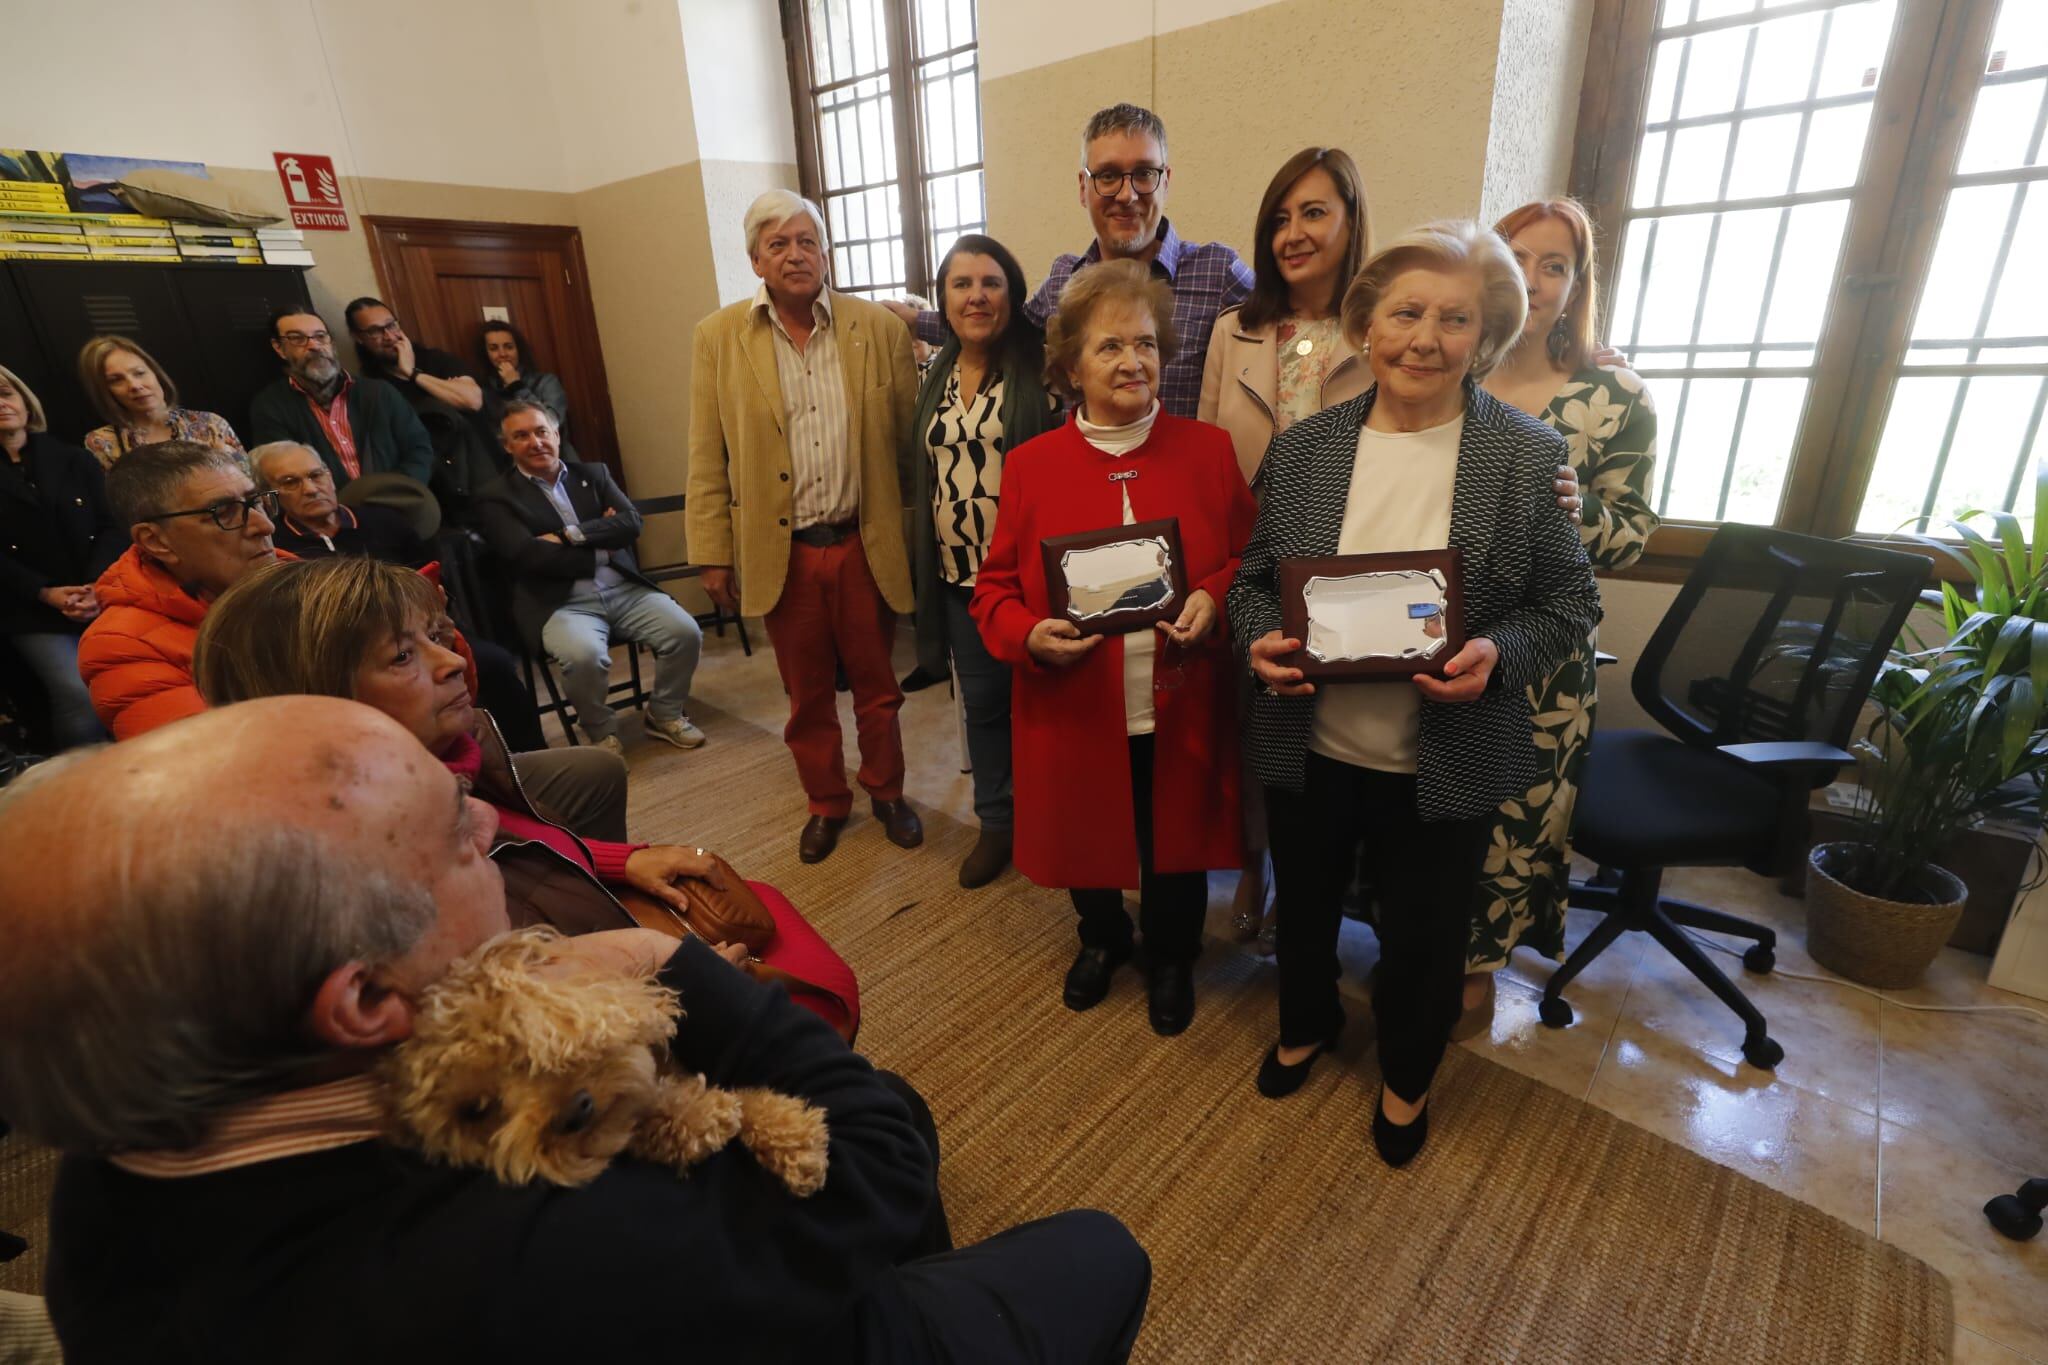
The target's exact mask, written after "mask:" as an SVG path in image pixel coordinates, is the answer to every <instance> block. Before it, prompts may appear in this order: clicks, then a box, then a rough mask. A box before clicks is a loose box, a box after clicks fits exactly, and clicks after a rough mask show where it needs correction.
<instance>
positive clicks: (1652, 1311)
mask: <svg viewBox="0 0 2048 1365" xmlns="http://www.w3.org/2000/svg"><path fill="white" fill-rule="evenodd" d="M693 715H695V716H696V717H697V719H698V721H699V723H700V724H702V725H704V726H705V728H706V730H707V732H708V733H709V734H710V735H711V740H712V742H711V743H710V744H709V745H707V746H706V747H705V748H703V749H700V750H697V751H695V752H694V753H690V754H670V753H662V754H660V755H656V756H651V757H650V758H649V759H648V760H646V761H644V762H643V763H642V765H641V766H637V767H636V769H635V773H634V795H633V823H634V832H635V837H636V838H643V839H654V838H659V839H670V840H674V841H677V842H687V843H691V844H704V845H706V846H709V847H715V848H717V849H718V850H719V851H720V852H722V853H723V854H725V856H726V857H727V858H729V859H730V860H731V861H732V862H733V863H734V864H735V865H736V866H738V867H739V868H740V869H742V871H744V872H745V873H746V875H748V876H750V877H754V878H757V879H761V880H766V881H771V882H774V883H775V884H777V885H778V886H780V887H782V888H783V889H784V890H785V891H787V892H788V893H789V894H790V896H791V898H792V899H793V900H794V901H795V902H796V904H797V905H798V906H799V907H800V908H801V909H802V910H803V911H804V913H805V914H806V915H807V916H809V917H810V918H811V920H812V922H813V923H815V924H816V925H817V926H818V927H819V929H821V930H822V931H823V932H824V933H825V934H826V936H827V937H829V938H830V939H831V940H832V942H833V944H834V946H835V947H836V948H838V950H839V951H840V953H841V954H842V955H843V956H845V957H846V959H847V960H848V961H849V962H851V963H852V964H853V966H854V968H855V970H856V971H857V972H858V973H859V976H860V982H861V1000H862V1016H863V1023H862V1029H861V1037H860V1047H861V1050H862V1051H863V1052H865V1053H866V1054H867V1055H868V1056H869V1057H871V1058H872V1059H873V1060H874V1061H875V1063H876V1065H878V1066H885V1067H889V1068H890V1069H892V1070H895V1071H899V1072H901V1073H902V1074H903V1075H904V1076H906V1077H907V1078H909V1079H910V1080H911V1082H912V1083H913V1084H915V1085H916V1086H917V1087H918V1089H919V1090H920V1091H922V1092H923V1093H924V1095H925V1096H926V1098H927V1099H928V1100H929V1101H930V1103H931V1107H932V1111H933V1113H934V1115H935V1116H936V1117H937V1119H938V1122H939V1134H940V1139H941V1143H942V1146H943V1149H944V1160H943V1164H942V1169H941V1172H940V1183H941V1186H942V1188H943V1190H944V1193H945V1197H946V1205H947V1209H948V1212H949V1214H950V1216H951V1218H952V1224H953V1230H954V1234H955V1236H956V1237H957V1238H958V1239H959V1240H961V1241H963V1242H965V1241H968V1240H972V1239H975V1238H979V1237H984V1236H987V1235H989V1234H991V1233H993V1232H996V1231H999V1230H1000V1229H1002V1228H1003V1227H1006V1226H1008V1225H1010V1224H1012V1223H1016V1222H1020V1221H1022V1220H1025V1219H1029V1218H1036V1217H1041V1216H1043V1215H1045V1214H1048V1213H1052V1212H1055V1211H1057V1210H1060V1209H1065V1208H1074V1207H1095V1208H1102V1209H1107V1210H1108V1211H1110V1212H1111V1213H1114V1214H1116V1215H1117V1216H1118V1217H1120V1218H1122V1219H1123V1220H1124V1221H1125V1223H1127V1224H1128V1225H1129V1226H1130V1227H1131V1229H1132V1230H1133V1231H1134V1232H1135V1233H1136V1234H1137V1236H1138V1239H1139V1240H1140V1241H1141V1242H1142V1243H1143V1244H1144V1245H1145V1247H1146V1249H1147V1250H1148V1251H1149V1252H1150V1253H1151V1255H1152V1260H1153V1273H1154V1282H1153V1291H1152V1302H1151V1306H1150V1309H1149V1310H1148V1313H1147V1318H1146V1327H1145V1331H1144V1334H1143V1335H1142V1336H1141V1337H1140V1338H1139V1344H1138V1351H1137V1358H1138V1359H1140V1360H1144V1361H1160V1362H1166V1361H1172V1362H1183V1361H1186V1362H1221V1361H1258V1362H1269V1361H1270V1362H1338V1361H1378V1360H1389V1361H1430V1362H1434V1361H1466V1360H1471V1361H1510V1360H1517V1361H1546V1362H1548V1361H1574V1362H1596V1361H1614V1362H1628V1363H1629V1365H1637V1363H1638V1362H1646V1361H1688V1362H1694V1361H1696V1362H1715V1363H1716V1365H1719V1363H1720V1362H1734V1361H1741V1362H1766V1361H1787V1362H1792V1361H1799V1362H1805V1361H1822V1360H1825V1361H1883V1362H1887V1365H1890V1363H1891V1362H1902V1361H1926V1360H1946V1359H1948V1355H1949V1341H1950V1336H1951V1307H1950V1298H1949V1286H1948V1281H1947V1280H1946V1278H1945V1277H1944V1276H1942V1275H1941V1274H1940V1273H1939V1272H1938V1271H1935V1270H1933V1269H1932V1268H1930V1267H1929V1266H1927V1265H1925V1264H1924V1263H1922V1262H1921V1261H1919V1260H1917V1259H1915V1258H1914V1257H1912V1256H1910V1255H1907V1254H1906V1253H1904V1252H1902V1251H1900V1250H1899V1249H1898V1248H1896V1247H1891V1246H1887V1245H1884V1244H1883V1243H1880V1242H1879V1241H1877V1240H1876V1239H1875V1238H1873V1237H1870V1236H1869V1235H1867V1234H1865V1233H1862V1232H1859V1231H1857V1230H1856V1229H1854V1228H1851V1227H1849V1226H1848V1225H1847V1224H1845V1223H1842V1222H1841V1221H1839V1220H1837V1219H1835V1218H1832V1217H1830V1216H1829V1215H1827V1214H1825V1213H1822V1212H1821V1211H1819V1210H1818V1209H1814V1208H1811V1207H1809V1206H1807V1205H1804V1204H1801V1203H1799V1202H1798V1201H1797V1200H1794V1199H1791V1198H1788V1197H1787V1196H1785V1195H1782V1194H1779V1193H1778V1192H1776V1191H1775V1190H1771V1189H1769V1188H1767V1187H1765V1186H1763V1185H1760V1184H1758V1183H1756V1182H1755V1181H1753V1180H1750V1179H1748V1178H1747V1177H1745V1176H1742V1175H1738V1174H1737V1173H1735V1172H1733V1171H1730V1170H1727V1169H1725V1168H1723V1167H1720V1166H1716V1165H1715V1164H1713V1163H1712V1162H1710V1161H1708V1160H1706V1159H1705V1158H1703V1157H1700V1156H1697V1155H1695V1154H1694V1153H1692V1152H1689V1151H1687V1150H1686V1149H1684V1148H1683V1147H1679V1146H1677V1145H1675V1144H1673V1143H1671V1142H1668V1141H1666V1140H1664V1139H1663V1138H1660V1137H1657V1136H1654V1135H1653V1134H1650V1133H1647V1132H1645V1131H1643V1130H1642V1129H1640V1128H1636V1127H1634V1126H1632V1125H1630V1124H1627V1123H1624V1122H1622V1121H1621V1120H1619V1119H1617V1118H1614V1117H1613V1116H1612V1115H1609V1114H1607V1113H1604V1112H1602V1111H1601V1110H1599V1109H1596V1108H1594V1107H1593V1106H1591V1105H1589V1104H1586V1103H1584V1102H1582V1101H1580V1100H1578V1099H1575V1098H1573V1097H1571V1096H1569V1095H1565V1094H1563V1093H1562V1092H1560V1091H1556V1090H1552V1089H1550V1088H1548V1087H1546V1086H1544V1085H1542V1084H1540V1083H1538V1082H1536V1081H1532V1080H1529V1079H1527V1078H1525V1077H1523V1076H1520V1075H1518V1074H1516V1073H1514V1072H1512V1071H1509V1070H1507V1069H1506V1068H1504V1067H1500V1066H1497V1065H1495V1064H1493V1063H1491V1062H1488V1061H1486V1060H1485V1059H1483V1058H1481V1057H1477V1056H1474V1055H1473V1054H1471V1053H1469V1052H1467V1051H1466V1050H1464V1049H1462V1048H1453V1049H1452V1050H1451V1053H1450V1056H1449V1059H1448V1060H1447V1062H1446V1064H1445V1067H1444V1069H1443V1071H1442V1073H1441V1074H1440V1075H1439V1078H1438V1081H1437V1084H1436V1086H1435V1088H1434V1089H1433V1091H1432V1097H1431V1100H1430V1109H1431V1116H1430V1139H1429V1145H1428V1147H1427V1148H1426V1149H1425V1150H1424V1152H1423V1154H1422V1155H1421V1156H1420V1157H1418V1158H1417V1159H1416V1160H1415V1162H1414V1163H1412V1164H1411V1165H1410V1166H1408V1167H1407V1168H1405V1169H1403V1170H1401V1171H1390V1170H1388V1169H1387V1168H1386V1167H1385V1166H1383V1165H1382V1164H1381V1163H1380V1161H1379V1158H1378V1157H1377V1156H1376V1155H1374V1153H1373V1152H1372V1149H1371V1140H1370V1137H1369V1135H1368V1133H1367V1124H1368V1122H1369V1120H1370V1116H1371V1108H1370V1105H1371V1102H1372V1097H1373V1095H1374V1094H1375V1093H1376V1092H1377V1089H1378V1083H1379V1080H1378V1073H1377V1069H1376V1066H1375V1064H1374V1061H1373V1055H1372V1044H1371V1039H1370V1036H1369V1034H1370V1026H1369V1021H1364V1020H1357V1019H1356V1015H1357V1014H1358V1013H1359V1012H1358V1011H1356V1010H1354V1011H1353V1013H1354V1026H1353V1028H1352V1029H1351V1031H1350V1033H1349V1034H1348V1035H1347V1041H1346V1043H1345V1046H1344V1048H1343V1049H1342V1050H1341V1051H1340V1053H1339V1054H1338V1055H1337V1056H1336V1058H1335V1059H1334V1064H1333V1063H1332V1059H1325V1060H1324V1061H1323V1062H1320V1063H1318V1065H1317V1067H1316V1071H1315V1074H1314V1075H1313V1076H1312V1077H1311V1079H1310V1081H1309V1083H1308V1085H1307V1086H1305V1087H1304V1088H1303V1089H1302V1090H1301V1091H1300V1092H1299V1093H1297V1094H1296V1095H1294V1096H1292V1097H1290V1098H1288V1099H1286V1100H1281V1101H1277V1102H1275V1101H1271V1100H1266V1099H1263V1098H1261V1097H1260V1096H1259V1095H1258V1093H1257V1092H1256V1091H1255V1090H1254V1089H1253V1088H1252V1076H1253V1073H1254V1072H1255V1071H1256V1070H1257V1068H1258V1063H1259V1059H1260V1058H1261V1056H1263V1055H1264V1052H1265V1049H1266V1048H1267V1046H1268V1045H1269V1044H1270V1043H1271V1042H1272V1039H1273V1036H1274V1030H1275V1028H1276V1027H1277V1024H1276V1019H1275V1014H1274V995H1273V992H1274V978H1273V972H1272V968H1271V967H1270V965H1268V964H1264V963H1261V962H1258V961H1256V960H1255V959H1253V958H1251V957H1249V956H1247V955H1244V954H1241V953H1235V952H1232V951H1230V950H1229V949H1228V948H1226V947H1224V946H1222V945H1218V944H1211V945H1210V947H1209V949H1208V951H1207V952H1205V953H1204V955H1203V958H1202V960H1201V962H1200V963H1199V964H1198V968H1197V991H1198V993H1199V995H1198V999H1199V1003H1198V1006H1197V1010H1196V1014H1195V1022H1194V1024H1193V1026H1192V1027H1191V1028H1190V1029H1189V1030H1188V1031H1187V1032H1186V1033H1184V1034H1182V1035H1181V1036H1180V1037H1178V1038H1172V1039H1165V1038H1159V1037H1157V1036H1155V1035H1154V1034H1153V1033H1152V1031H1151V1030H1150V1028H1148V1027H1147V1025H1146V1022H1145V1008H1144V990H1143V985H1142V982H1141V981H1140V979H1139V978H1138V976H1137V974H1136V973H1135V972H1130V971H1125V972H1121V973H1119V979H1118V982H1117V986H1116V988H1115V990H1114V991H1113V992H1112V993H1111V995H1110V997H1109V999H1108V1000H1106V1001H1104V1002H1103V1003H1102V1004H1101V1005H1099V1006H1097V1007H1096V1008H1095V1009H1093V1010H1091V1011H1089V1012H1087V1013H1085V1014H1075V1013H1073V1012H1071V1011H1069V1010H1067V1009H1066V1008H1064V1007H1063V1006H1062V1005H1061V1003H1060V1001H1059V986H1060V979H1061V975H1062V973H1063V972H1064V971H1065V969H1066V966H1067V964H1068V962H1069V961H1070V960H1071V958H1072V955H1073V951H1074V930H1073V917H1072V911H1071V909H1070V907H1069V903H1068V901H1067V898H1066V896H1065V894H1064V893H1062V892H1056V891H1047V890H1042V889H1040V888H1037V887H1034V886H1032V885H1031V884H1030V883H1028V882H1026V881H1024V880H1023V879H1022V878H1020V877H1019V876H1018V875H1017V874H1016V873H1015V872H1014V871H1012V872H1010V873H1007V874H1005V876H1004V877H1003V879H1002V880H1001V881H999V882H997V883H996V884H995V885H994V886H991V887H987V888H984V889H982V890H980V891H962V890H960V889H959V887H958V885H957V884H956V881H955V871H956V869H957V867H958V865H959V862H960V860H961V859H962V858H963V857H965V856H966V854H967V851H968V849H969V848H970V847H972V845H973V841H974V832H973V831H972V830H971V829H968V828H965V827H963V826H961V825H960V824H958V823H957V822H955V821H952V820H949V819H947V818H945V817H944V816H942V815H939V814H937V813H935V812H932V811H930V810H925V811H924V812H923V814H924V821H925V846H924V847H923V848H921V849H918V850H916V851H914V852H907V853H906V852H903V851H901V850H899V849H897V848H895V847H894V846H893V845H891V844H889V843H888V842H887V841H886V840H885V839H884V838H883V837H882V831H881V829H880V827H879V826H878V825H877V824H876V822H875V821H873V820H872V819H868V818H866V817H865V807H866V802H865V801H863V800H857V801H856V804H855V810H856V812H857V813H858V815H857V818H856V819H855V820H854V822H853V823H851V824H850V825H849V826H848V827H847V829H846V832H845V835H844V837H843V838H842V839H841V841H840V844H839V848H838V850H837V851H836V852H835V853H834V854H833V855H832V856H831V857H830V858H829V859H827V860H826V861H825V862H823V863H819V864H816V865H813V866H805V865H803V864H801V863H799V862H798V861H797V858H796V833H797V830H798V828H799V826H800V825H801V824H802V821H803V818H804V812H803V798H802V794H801V792H800V791H799V789H798V787H797V783H796V776H795V770H794V767H793V765H792V764H791V762H790V760H789V757H788V754H787V751H786V750H785V749H784V748H783V746H782V744H781V743H780V741H779V739H778V738H777V737H776V736H774V735H772V734H769V733H767V732H764V731H762V730H759V729H757V728H755V727H753V726H750V725H747V724H745V723H744V722H742V721H740V720H738V719H736V718H732V717H727V716H722V715H719V714H717V713H711V714H709V715H708V716H707V715H705V714H703V713H702V708H695V709H693ZM949 757H950V755H949ZM1361 1025H1364V1026H1361Z"/></svg>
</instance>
